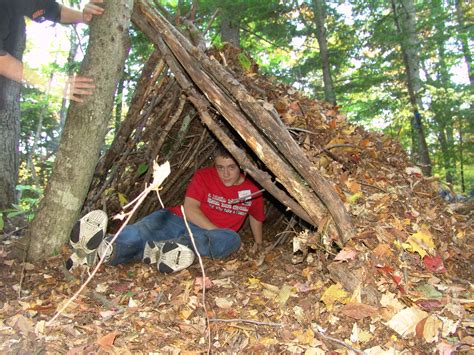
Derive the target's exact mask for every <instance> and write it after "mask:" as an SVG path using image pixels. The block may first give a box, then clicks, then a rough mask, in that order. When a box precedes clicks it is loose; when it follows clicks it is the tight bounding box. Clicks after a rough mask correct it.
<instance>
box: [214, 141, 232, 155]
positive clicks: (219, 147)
mask: <svg viewBox="0 0 474 355" xmlns="http://www.w3.org/2000/svg"><path fill="white" fill-rule="evenodd" d="M212 157H213V158H214V159H216V158H217V157H222V158H231V159H234V157H233V156H232V155H231V154H230V153H229V151H228V150H227V149H225V147H224V146H223V145H222V144H219V145H217V147H216V149H215V150H214V152H213V153H212Z"/></svg>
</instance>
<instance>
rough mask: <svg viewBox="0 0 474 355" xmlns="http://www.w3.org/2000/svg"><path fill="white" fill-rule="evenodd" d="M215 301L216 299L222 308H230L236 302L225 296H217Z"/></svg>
mask: <svg viewBox="0 0 474 355" xmlns="http://www.w3.org/2000/svg"><path fill="white" fill-rule="evenodd" d="M215 301H216V305H217V307H219V308H222V309H228V308H230V307H232V305H233V304H234V302H232V301H231V300H228V299H227V298H223V297H216V299H215Z"/></svg>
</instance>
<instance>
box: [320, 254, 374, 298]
mask: <svg viewBox="0 0 474 355" xmlns="http://www.w3.org/2000/svg"><path fill="white" fill-rule="evenodd" d="M349 265H350V264H349V263H339V262H333V263H332V264H329V265H328V270H329V276H330V277H331V279H332V280H333V281H334V282H339V283H340V284H341V285H342V286H344V288H345V289H346V290H348V291H350V292H354V291H355V290H356V289H357V287H359V285H360V284H361V283H362V286H363V287H362V289H361V298H362V303H367V304H370V305H372V306H380V299H381V297H382V295H381V294H380V292H379V291H378V290H377V289H376V288H375V287H373V286H371V285H366V284H363V283H364V277H363V275H362V272H363V271H365V268H364V269H363V270H353V269H350V267H349Z"/></svg>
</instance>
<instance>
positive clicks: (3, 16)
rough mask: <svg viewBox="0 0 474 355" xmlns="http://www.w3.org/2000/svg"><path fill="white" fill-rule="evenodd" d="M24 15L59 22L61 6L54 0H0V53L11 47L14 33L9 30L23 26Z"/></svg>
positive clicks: (39, 19)
mask: <svg viewBox="0 0 474 355" xmlns="http://www.w3.org/2000/svg"><path fill="white" fill-rule="evenodd" d="M24 16H27V17H29V18H31V19H32V20H33V21H36V22H43V21H45V20H50V21H53V22H59V20H60V18H61V7H60V6H59V4H58V3H57V2H56V1H54V0H0V55H5V54H7V53H8V52H9V50H10V48H13V47H12V46H13V45H14V43H13V42H14V38H16V34H12V33H11V32H12V31H14V30H18V26H21V27H24V19H23V17H24Z"/></svg>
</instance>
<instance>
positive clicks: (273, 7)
mask: <svg viewBox="0 0 474 355" xmlns="http://www.w3.org/2000/svg"><path fill="white" fill-rule="evenodd" d="M151 2H152V3H154V4H155V5H156V6H157V7H160V8H163V9H165V10H166V11H167V12H168V13H169V14H171V15H173V16H175V15H178V16H179V15H181V16H183V15H186V14H187V15H189V16H190V17H191V18H192V19H193V21H194V23H195V25H196V26H197V27H198V28H199V29H200V30H201V31H202V32H203V33H205V37H206V42H207V44H208V46H222V45H223V43H224V42H230V43H232V44H234V45H235V46H238V47H241V48H242V49H243V50H244V53H246V54H242V55H241V56H240V57H239V60H240V62H241V64H242V66H243V67H245V66H248V65H250V58H252V59H253V60H256V61H257V63H258V65H259V71H260V73H264V74H265V75H267V76H268V77H272V78H274V80H275V81H282V82H285V83H290V84H292V85H293V86H294V88H295V89H297V90H301V91H303V92H304V93H305V94H306V95H308V96H310V97H314V98H315V99H317V100H326V101H329V102H331V103H334V104H336V105H338V107H339V110H340V111H342V112H344V113H345V114H346V115H347V117H348V119H349V120H350V121H351V122H353V123H355V124H357V125H362V126H364V127H365V128H367V129H371V130H377V131H380V132H383V133H384V134H386V135H388V136H391V137H394V138H396V139H397V140H398V141H400V142H401V143H402V145H403V146H404V147H405V148H406V150H407V152H408V153H409V155H410V157H411V159H412V160H413V161H414V163H417V164H418V165H419V166H420V167H421V169H422V170H423V172H424V174H425V175H436V176H439V177H440V181H441V182H442V184H447V185H445V186H451V187H452V189H453V190H455V191H456V192H457V193H462V194H465V195H467V194H470V193H472V190H473V189H474V167H473V162H474V144H473V140H472V138H473V126H474V120H473V119H472V116H473V107H472V106H473V102H474V100H473V97H474V92H473V80H474V74H473V69H472V54H471V53H472V48H473V46H472V43H473V42H472V38H473V36H472V32H473V22H474V21H473V20H474V12H473V9H472V7H470V6H469V1H466V0H449V1H443V0H422V1H411V0H403V1H400V0H391V1H377V0H365V1H359V0H352V1H329V0H327V1H325V0H306V1H303V0H295V1H274V0H268V1H259V0H219V1H217V0H202V1H199V2H198V6H195V5H196V4H194V6H193V4H192V3H190V2H189V1H179V2H178V1H151ZM64 4H65V5H68V6H72V7H77V8H82V7H81V6H82V5H83V4H81V3H80V1H77V0H75V1H73V0H71V1H64ZM37 26H41V27H44V26H45V24H42V25H36V24H31V25H29V29H30V30H29V33H28V42H27V50H26V53H25V62H28V63H30V64H31V66H36V67H37V68H38V70H41V72H42V74H43V75H44V76H45V77H47V78H49V80H50V81H51V82H52V83H53V82H54V80H55V77H56V76H58V75H60V74H63V75H64V74H67V73H72V72H74V71H76V69H77V68H78V66H79V63H80V60H81V59H82V57H83V55H84V53H85V51H86V47H87V28H85V27H62V26H55V27H54V30H52V29H51V28H49V29H46V31H47V32H48V33H49V35H48V36H49V37H50V38H44V33H46V32H39V31H38V27H37ZM31 28H33V30H31ZM130 33H131V37H132V47H131V51H130V54H129V57H128V59H127V62H126V67H125V71H124V73H123V76H122V78H121V80H120V82H119V85H118V89H117V92H116V95H115V108H114V110H113V113H112V117H111V118H110V121H109V122H110V126H109V132H108V134H107V137H106V141H105V144H104V147H103V151H104V152H105V151H106V150H107V147H108V145H110V143H111V142H112V140H113V138H114V135H115V133H116V132H117V130H118V128H119V127H120V123H121V121H122V119H123V118H124V117H125V115H126V112H127V108H128V104H129V102H130V99H131V97H132V94H133V91H134V87H135V85H136V82H137V80H138V77H139V75H140V72H141V68H142V66H143V64H144V63H145V62H146V60H147V58H148V56H149V55H150V54H151V52H152V50H153V46H152V44H150V42H149V41H148V40H147V39H146V38H145V37H144V35H143V34H141V33H140V32H139V31H137V30H136V29H135V28H131V29H130ZM38 45H39V46H40V47H43V50H44V49H46V52H47V53H49V56H48V58H46V60H43V59H41V55H39V54H38V52H36V51H35V47H36V46H38ZM67 105H68V103H67V102H66V101H65V100H62V99H61V98H59V97H55V96H54V95H52V94H51V93H50V92H49V91H48V90H47V91H46V92H45V91H39V90H37V89H35V88H32V87H24V88H23V89H22V98H21V112H20V115H21V135H20V172H19V181H18V184H17V187H16V189H17V192H18V194H17V201H13V202H14V205H13V206H11V208H10V206H2V208H4V209H3V210H2V211H0V213H1V214H2V215H8V216H13V215H16V214H25V215H26V216H27V217H28V219H31V218H32V217H33V216H34V211H35V207H36V206H37V203H38V201H39V199H40V198H41V197H42V195H43V189H44V187H45V186H46V183H47V181H48V177H49V176H50V174H51V169H52V166H53V162H54V158H55V153H56V151H57V148H58V145H59V139H60V135H61V130H62V127H63V125H64V120H65V117H66V112H67ZM84 144H87V142H84ZM0 217H1V216H0ZM2 221H3V219H2V218H0V227H1V228H0V230H1V229H2V228H3V223H2Z"/></svg>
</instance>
